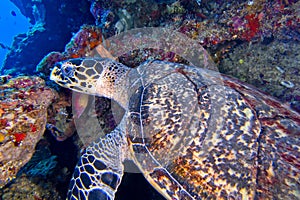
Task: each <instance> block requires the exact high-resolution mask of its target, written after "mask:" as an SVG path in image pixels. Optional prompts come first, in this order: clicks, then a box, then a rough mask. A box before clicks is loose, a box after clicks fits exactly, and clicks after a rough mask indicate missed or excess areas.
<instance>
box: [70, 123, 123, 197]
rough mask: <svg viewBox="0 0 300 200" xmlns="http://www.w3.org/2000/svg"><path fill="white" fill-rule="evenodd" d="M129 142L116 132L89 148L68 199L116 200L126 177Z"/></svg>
mask: <svg viewBox="0 0 300 200" xmlns="http://www.w3.org/2000/svg"><path fill="white" fill-rule="evenodd" d="M125 144H126V141H125V139H124V134H123V133H122V131H121V129H119V128H116V129H115V130H114V131H112V132H111V133H110V134H107V135H106V136H105V137H104V138H100V139H99V140H97V141H95V142H93V143H92V144H91V145H90V146H89V147H87V148H86V150H85V151H84V153H83V155H82V156H81V158H80V160H79V162H78V165H77V166H76V168H75V171H74V174H73V177H72V179H71V182H70V187H69V191H68V199H81V200H83V199H84V200H87V199H98V200H108V199H110V200H112V199H114V196H115V192H116V190H117V188H118V186H119V185H120V183H121V179H122V175H123V170H124V167H123V161H124V157H125V155H124V152H126V150H124V148H126V145H125Z"/></svg>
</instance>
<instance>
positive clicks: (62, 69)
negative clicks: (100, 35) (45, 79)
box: [50, 58, 130, 98]
mask: <svg viewBox="0 0 300 200" xmlns="http://www.w3.org/2000/svg"><path fill="white" fill-rule="evenodd" d="M129 69H130V68H128V67H127V66H125V65H123V64H121V63H118V62H116V61H114V60H111V59H108V58H99V59H93V58H78V59H70V60H66V61H62V62H58V63H56V64H55V66H54V68H53V70H52V72H51V75H50V79H51V80H53V81H55V82H56V83H57V84H59V85H60V86H62V87H65V88H69V89H71V90H74V91H76V92H81V93H86V94H92V95H97V96H105V97H108V98H114V95H117V94H116V93H119V92H120V91H119V90H120V88H121V89H122V87H124V83H123V82H122V80H124V76H125V75H126V73H127V71H128V70H129Z"/></svg>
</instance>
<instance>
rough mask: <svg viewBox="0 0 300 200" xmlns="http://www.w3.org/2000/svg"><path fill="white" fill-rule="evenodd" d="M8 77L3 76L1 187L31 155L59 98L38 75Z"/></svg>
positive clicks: (0, 125) (0, 92)
mask: <svg viewBox="0 0 300 200" xmlns="http://www.w3.org/2000/svg"><path fill="white" fill-rule="evenodd" d="M9 78H10V77H5V78H1V79H0V80H2V83H0V84H1V85H0V187H2V186H4V185H5V184H6V183H7V182H9V181H10V180H12V179H13V178H15V176H16V174H17V172H18V171H19V169H20V168H21V167H22V166H23V165H25V164H26V163H27V162H28V161H29V159H30V158H31V156H32V154H33V153H34V150H35V145H36V143H37V142H38V141H39V140H40V139H41V137H42V135H43V133H44V130H45V126H46V121H47V107H48V106H49V105H50V104H51V102H52V100H54V98H55V97H56V94H55V92H54V91H53V90H52V89H50V88H48V87H46V86H45V84H44V80H43V79H41V78H39V77H26V76H21V77H17V78H13V79H9ZM3 82H4V83H3Z"/></svg>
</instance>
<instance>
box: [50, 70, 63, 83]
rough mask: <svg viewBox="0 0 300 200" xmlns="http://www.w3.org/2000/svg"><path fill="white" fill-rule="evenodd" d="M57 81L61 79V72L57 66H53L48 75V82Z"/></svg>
mask: <svg viewBox="0 0 300 200" xmlns="http://www.w3.org/2000/svg"><path fill="white" fill-rule="evenodd" d="M59 79H61V70H60V68H58V67H57V66H55V67H54V68H53V69H52V72H51V74H50V80H51V81H55V82H57V81H59Z"/></svg>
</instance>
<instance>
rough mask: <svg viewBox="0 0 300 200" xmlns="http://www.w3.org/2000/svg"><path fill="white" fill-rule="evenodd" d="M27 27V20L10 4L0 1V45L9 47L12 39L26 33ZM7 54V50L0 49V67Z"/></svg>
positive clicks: (28, 24) (4, 0)
mask: <svg viewBox="0 0 300 200" xmlns="http://www.w3.org/2000/svg"><path fill="white" fill-rule="evenodd" d="M12 11H14V12H15V13H16V16H13V15H12ZM29 26H30V23H29V21H28V19H27V18H26V17H25V16H23V15H22V14H21V12H20V10H19V9H18V8H17V7H16V6H15V5H14V4H13V3H12V2H10V1H9V0H0V43H2V44H4V45H6V46H9V47H11V45H12V41H13V37H14V36H15V35H17V34H19V33H26V32H27V30H28V28H29ZM7 53H8V50H7V49H3V48H1V47H0V66H2V65H3V61H4V59H5V55H6V54H7ZM0 68H1V67H0Z"/></svg>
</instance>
